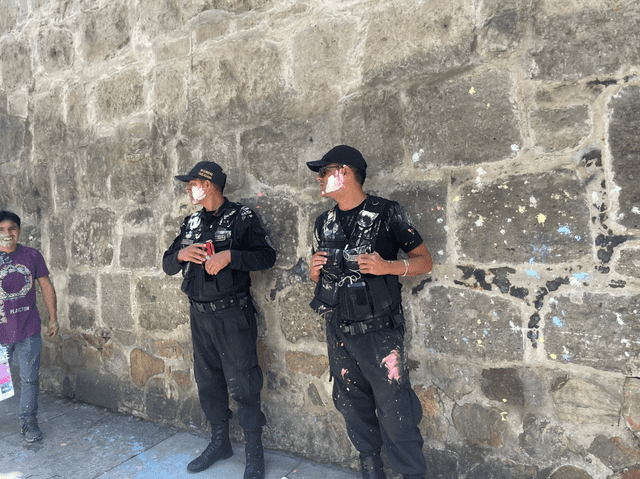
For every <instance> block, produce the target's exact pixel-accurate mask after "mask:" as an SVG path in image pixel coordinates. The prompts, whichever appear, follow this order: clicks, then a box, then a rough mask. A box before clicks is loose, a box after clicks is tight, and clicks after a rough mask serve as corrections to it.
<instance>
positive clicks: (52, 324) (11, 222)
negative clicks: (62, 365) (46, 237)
mask: <svg viewBox="0 0 640 479" xmlns="http://www.w3.org/2000/svg"><path fill="white" fill-rule="evenodd" d="M19 238H20V217H19V216H18V215H16V214H15V213H12V212H10V211H0V344H2V345H3V346H5V347H6V348H7V352H8V353H9V362H10V363H12V362H13V361H16V362H17V364H18V367H19V368H20V380H21V385H22V393H21V396H20V428H21V430H22V434H24V438H25V440H26V441H27V442H35V441H39V440H40V439H42V432H41V431H40V429H39V428H38V419H37V414H38V393H39V387H40V383H39V381H38V372H39V370H40V351H41V350H42V339H41V336H40V313H39V312H38V308H37V307H36V291H35V289H34V279H37V280H38V283H39V284H40V288H41V289H42V296H43V299H44V304H45V305H46V307H47V310H48V311H49V328H48V332H49V334H50V335H51V336H52V337H53V336H55V335H56V334H57V333H58V321H57V316H56V292H55V289H54V288H53V284H52V283H51V280H50V279H49V270H48V269H47V265H46V264H45V261H44V258H43V257H42V255H41V254H40V252H39V251H38V250H37V249H34V248H29V247H27V246H23V245H19V244H18V239H19Z"/></svg>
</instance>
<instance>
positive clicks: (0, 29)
mask: <svg viewBox="0 0 640 479" xmlns="http://www.w3.org/2000/svg"><path fill="white" fill-rule="evenodd" d="M17 18H18V11H17V9H16V5H15V4H14V2H3V3H1V4H0V35H4V34H5V33H7V32H10V31H11V30H13V29H14V28H15V26H16V22H17Z"/></svg>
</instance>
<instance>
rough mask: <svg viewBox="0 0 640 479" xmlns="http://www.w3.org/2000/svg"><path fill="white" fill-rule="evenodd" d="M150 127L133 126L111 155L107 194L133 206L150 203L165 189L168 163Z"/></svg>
mask: <svg viewBox="0 0 640 479" xmlns="http://www.w3.org/2000/svg"><path fill="white" fill-rule="evenodd" d="M156 135H157V130H156V128H155V127H154V126H153V125H151V126H150V125H149V124H147V123H137V124H135V125H133V126H131V127H130V128H129V130H128V131H127V133H126V135H124V136H125V138H121V139H120V141H119V143H118V146H117V148H116V149H115V151H114V152H113V153H112V155H113V163H112V164H113V170H112V172H111V180H110V185H111V194H112V195H113V197H114V198H115V199H123V198H127V199H130V200H132V201H135V202H136V203H150V202H151V201H152V200H153V199H154V198H156V197H157V195H159V194H161V192H162V190H163V189H164V188H165V185H166V177H167V173H168V159H167V154H166V153H165V151H164V149H163V148H162V147H160V146H159V145H158V144H157V142H156V139H157V138H156Z"/></svg>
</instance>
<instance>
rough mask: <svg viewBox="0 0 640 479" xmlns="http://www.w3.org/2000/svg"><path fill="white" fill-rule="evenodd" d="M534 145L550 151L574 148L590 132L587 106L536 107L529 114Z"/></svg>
mask: <svg viewBox="0 0 640 479" xmlns="http://www.w3.org/2000/svg"><path fill="white" fill-rule="evenodd" d="M530 116H531V126H532V128H533V132H534V135H535V144H536V146H538V147H540V148H542V150H543V151H548V152H551V153H555V152H558V151H559V150H564V149H565V148H575V147H576V146H578V145H579V144H580V142H581V141H582V140H583V139H584V138H585V137H586V136H587V135H588V134H589V133H590V132H591V125H590V119H589V108H588V107H586V106H582V105H580V106H572V107H568V108H550V109H538V110H535V111H533V112H531V114H530Z"/></svg>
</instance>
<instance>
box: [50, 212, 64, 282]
mask: <svg viewBox="0 0 640 479" xmlns="http://www.w3.org/2000/svg"><path fill="white" fill-rule="evenodd" d="M68 231H69V221H68V218H66V217H64V218H63V217H60V216H52V217H51V219H50V220H49V258H48V265H49V267H50V268H52V269H59V270H64V269H66V268H67V233H68Z"/></svg>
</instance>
